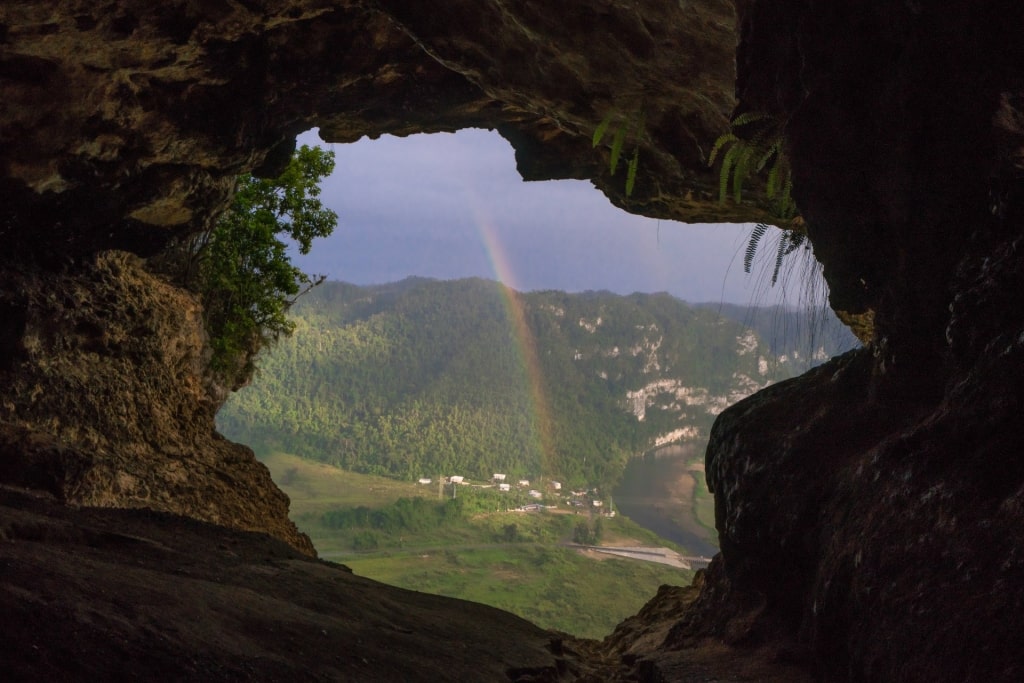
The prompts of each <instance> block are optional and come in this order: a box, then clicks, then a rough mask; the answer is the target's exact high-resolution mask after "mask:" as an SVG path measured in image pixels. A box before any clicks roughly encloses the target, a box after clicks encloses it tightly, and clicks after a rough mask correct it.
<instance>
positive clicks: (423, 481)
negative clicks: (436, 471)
mask: <svg viewBox="0 0 1024 683" xmlns="http://www.w3.org/2000/svg"><path fill="white" fill-rule="evenodd" d="M420 483H421V484H429V483H430V477H420Z"/></svg>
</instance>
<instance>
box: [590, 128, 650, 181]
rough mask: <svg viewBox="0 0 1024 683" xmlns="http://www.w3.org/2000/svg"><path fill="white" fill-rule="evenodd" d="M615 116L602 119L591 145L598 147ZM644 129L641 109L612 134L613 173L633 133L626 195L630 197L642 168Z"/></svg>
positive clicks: (611, 159)
mask: <svg viewBox="0 0 1024 683" xmlns="http://www.w3.org/2000/svg"><path fill="white" fill-rule="evenodd" d="M612 119H613V116H612V115H611V114H609V115H607V116H605V117H604V118H603V119H601V123H599V124H598V125H597V129H595V130H594V135H593V137H592V138H591V143H592V144H591V146H592V147H597V146H598V145H599V144H601V141H602V140H603V139H604V137H605V135H606V134H607V133H608V130H609V129H610V128H611V125H612ZM643 129H644V112H643V111H641V112H640V114H639V115H638V116H637V117H636V118H631V119H629V120H627V121H625V122H623V123H621V124H619V125H618V126H617V127H616V128H615V134H614V135H613V136H612V144H611V155H610V157H609V160H608V170H609V172H610V173H611V174H612V175H615V172H616V171H617V170H618V168H619V161H620V160H621V158H622V150H623V148H624V147H625V146H626V140H627V139H628V138H629V137H630V135H632V138H633V140H634V141H635V142H634V145H633V155H632V156H631V157H630V159H629V163H628V164H627V166H626V196H627V197H629V196H631V195H632V194H633V188H634V187H635V186H636V176H637V171H638V170H639V168H640V135H641V134H642V133H643Z"/></svg>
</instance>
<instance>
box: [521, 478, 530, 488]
mask: <svg viewBox="0 0 1024 683" xmlns="http://www.w3.org/2000/svg"><path fill="white" fill-rule="evenodd" d="M519 485H520V486H529V485H530V480H529V479H520V480H519Z"/></svg>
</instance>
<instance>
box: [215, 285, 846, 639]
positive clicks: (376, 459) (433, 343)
mask: <svg viewBox="0 0 1024 683" xmlns="http://www.w3.org/2000/svg"><path fill="white" fill-rule="evenodd" d="M291 314H292V319H293V321H294V322H295V334H294V336H292V337H290V338H286V339H282V340H281V342H280V343H279V344H278V345H277V346H276V347H274V348H272V349H269V350H268V351H266V352H265V353H264V354H263V355H262V356H261V357H260V359H259V361H258V366H259V371H258V374H257V376H256V378H255V379H254V382H253V384H252V386H250V387H247V388H245V389H243V390H241V391H240V392H238V393H237V394H235V395H234V396H232V397H231V399H230V400H229V401H228V403H227V404H226V405H225V407H224V408H223V409H222V411H221V412H220V414H219V415H218V426H219V428H220V429H221V431H222V432H223V433H224V434H225V435H226V436H228V437H229V438H231V439H234V440H237V441H241V442H243V443H248V444H250V445H251V446H253V448H254V449H255V450H256V452H257V454H258V456H259V457H260V458H261V459H262V460H263V461H264V462H265V463H266V464H267V465H268V467H269V468H270V470H271V472H272V474H273V477H274V480H275V481H276V482H277V483H278V484H279V485H280V486H281V487H282V488H283V489H284V491H285V492H286V493H287V494H288V495H289V497H290V498H291V501H292V507H291V516H292V519H293V520H295V522H296V523H297V525H298V526H299V528H300V529H301V530H302V531H304V532H306V533H307V534H309V535H310V537H311V538H312V540H313V542H314V545H315V546H316V548H317V550H318V552H319V553H320V555H321V556H322V557H323V558H325V559H329V560H333V561H337V562H341V563H344V564H346V565H348V566H350V567H351V568H352V569H353V570H354V571H355V572H357V573H359V574H362V575H365V576H368V577H370V578H374V579H377V580H381V581H385V582H388V583H392V584H395V585H398V586H402V587H405V588H411V589H414V590H420V591H426V592H431V593H438V594H443V595H449V596H454V597H460V598H465V599H469V600H475V601H479V602H483V603H486V604H490V605H493V606H496V607H500V608H503V609H507V610H509V611H512V612H514V613H516V614H519V615H520V616H523V617H526V618H527V619H530V620H531V621H534V622H535V623H537V624H540V625H542V626H545V627H548V628H553V629H558V630H562V631H566V632H569V633H573V634H575V635H582V636H588V637H601V636H604V635H606V634H607V633H609V632H610V631H611V630H612V629H613V628H614V626H615V625H616V624H617V623H619V621H621V620H622V619H623V618H624V617H626V616H628V615H631V614H634V613H636V611H637V610H638V609H639V608H640V607H641V606H642V605H643V604H644V603H645V602H646V600H647V599H649V598H650V597H651V596H652V595H654V593H655V592H656V591H657V588H658V586H660V585H662V584H665V583H669V584H677V585H680V584H686V583H689V582H690V580H691V579H692V571H691V570H689V569H683V568H681V567H680V566H670V565H667V564H658V563H656V562H652V561H640V560H638V559H623V558H621V557H615V556H612V555H610V554H606V553H604V552H597V551H594V550H589V549H587V548H585V547H580V545H577V544H576V542H578V543H580V544H582V545H583V546H622V547H648V548H666V549H667V552H669V553H675V552H678V554H679V555H680V556H695V555H699V554H701V553H707V552H712V551H709V550H707V547H708V546H707V543H711V544H712V546H713V544H714V534H713V531H712V530H709V526H712V525H713V500H712V498H711V496H710V494H709V493H708V492H707V489H706V486H705V484H704V480H703V470H702V467H703V464H702V461H701V456H702V454H703V449H704V444H705V443H706V439H707V435H708V431H709V429H710V427H711V423H712V422H713V420H714V418H715V416H716V415H717V414H718V413H719V412H720V411H721V410H722V409H723V408H724V407H725V406H727V405H729V404H731V403H733V402H735V401H737V400H739V399H741V398H743V397H744V396H746V395H749V394H750V393H752V392H753V391H756V390H757V389H759V388H761V387H763V386H766V385H767V384H769V383H771V382H773V381H778V380H780V379H784V378H786V377H790V376H792V375H794V374H797V373H799V372H802V371H803V370H804V369H806V367H807V366H808V365H809V363H811V362H814V360H815V359H819V360H820V359H821V358H823V357H826V356H828V355H831V354H832V353H835V352H838V351H841V350H844V349H843V344H844V343H847V344H848V340H844V339H843V338H842V337H839V336H835V335H831V336H830V335H821V336H819V337H818V338H816V339H815V340H814V341H815V343H814V344H812V343H811V341H809V340H808V339H807V338H801V337H800V336H799V335H794V334H792V330H794V329H798V327H799V326H798V325H797V323H796V318H797V316H796V314H795V313H793V312H790V311H786V310H782V309H774V310H771V309H769V310H761V309H747V308H738V307H729V306H722V307H708V306H691V305H689V304H686V303H685V302H682V301H680V300H678V299H675V298H673V297H671V296H669V295H667V294H633V295H630V296H619V295H615V294H611V293H608V292H585V293H582V294H567V293H565V292H557V291H546V292H532V293H527V294H523V293H519V292H515V291H513V290H511V289H509V288H507V287H504V286H503V285H501V284H498V283H495V282H490V281H486V280H479V279H468V280H455V281H434V280H424V279H415V278H413V279H409V280H404V281H402V282H398V283H393V284H389V285H381V286H373V287H357V286H354V285H349V284H344V283H327V284H325V285H323V286H321V287H319V288H317V289H316V290H314V291H313V292H312V293H310V294H309V295H308V296H307V297H305V298H303V299H302V300H300V302H299V303H298V304H297V305H295V306H294V307H293V309H292V311H291ZM780 330H781V331H782V332H783V333H779V331H780ZM763 339H767V341H764V340H763ZM669 447H671V448H675V449H678V450H679V451H680V452H684V453H686V454H687V455H686V458H685V460H686V461H685V462H680V463H671V462H668V461H659V460H657V459H655V461H653V464H654V465H657V466H658V467H662V468H663V471H664V472H665V473H666V474H665V475H655V476H656V478H658V479H661V480H664V481H661V482H660V483H661V484H663V485H664V486H661V487H660V490H661V491H662V493H664V495H665V496H667V498H663V499H662V500H663V501H668V502H667V503H665V505H667V506H668V507H672V509H670V510H669V509H665V510H663V511H661V512H659V513H658V514H659V515H660V516H661V517H662V518H664V519H668V520H669V521H670V522H671V523H672V524H674V525H676V526H680V527H682V528H684V529H685V530H687V531H688V533H690V534H693V535H691V536H686V535H685V534H683V535H681V536H678V540H679V542H680V543H681V544H683V545H684V546H691V545H692V547H682V546H676V545H674V544H673V543H670V542H668V541H666V540H664V539H663V538H661V537H659V536H657V535H655V534H654V533H653V532H651V531H648V530H647V529H645V528H642V527H641V526H638V525H637V524H636V523H634V521H631V520H630V519H629V518H628V517H626V516H624V515H622V514H617V515H613V514H612V513H613V512H614V511H615V510H616V509H617V507H618V506H617V505H616V504H615V502H614V500H613V496H612V492H613V491H614V490H615V487H616V486H617V485H618V484H619V482H620V480H622V479H623V474H624V472H625V471H626V466H627V463H630V464H631V466H632V465H635V464H638V461H637V460H635V458H637V456H639V455H641V454H644V453H650V452H653V451H658V452H666V450H665V449H666V448H669ZM659 463H660V464H659ZM665 467H667V469H665ZM635 470H636V468H633V467H631V470H630V474H629V475H628V477H627V481H624V482H623V486H624V490H625V488H626V483H628V484H629V490H630V494H629V497H628V499H627V498H623V506H626V505H627V503H628V504H629V505H630V506H634V507H635V506H636V505H637V504H638V503H637V501H640V503H639V504H640V505H643V504H644V502H643V501H645V500H647V497H648V496H649V493H650V492H649V491H648V488H647V487H646V485H645V480H644V479H643V475H640V481H639V482H637V481H636V477H635V475H634V474H632V472H634V471H635ZM670 480H671V481H670ZM503 489H504V490H503ZM573 491H575V492H576V493H575V495H574V494H573ZM669 498H671V500H669ZM680 501H682V503H680ZM673 506H674V507H673ZM637 519H640V517H639V516H638V517H637ZM680 520H681V521H680ZM645 524H648V525H649V526H650V528H661V527H660V526H659V525H656V524H649V523H648V522H645ZM676 537H677V536H675V535H673V538H676ZM688 539H690V540H688ZM697 539H699V542H698V540H697ZM697 548H700V550H697ZM648 559H649V558H648ZM681 564H682V562H680V565H681Z"/></svg>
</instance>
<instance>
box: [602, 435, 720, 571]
mask: <svg viewBox="0 0 1024 683" xmlns="http://www.w3.org/2000/svg"><path fill="white" fill-rule="evenodd" d="M699 458H700V454H698V452H697V447H696V446H693V445H689V444H688V445H683V446H666V447H664V448H660V449H658V450H657V451H654V452H651V453H648V454H646V455H644V456H643V457H639V458H633V459H632V460H631V461H630V462H629V464H628V465H626V470H625V472H624V473H623V476H622V481H621V483H620V484H619V485H618V486H617V487H616V489H615V491H614V492H613V495H614V498H615V505H616V507H618V509H619V511H620V512H621V513H622V514H624V515H626V516H627V517H629V518H630V519H631V520H633V521H634V522H636V523H637V524H639V525H640V526H642V527H644V528H645V529H649V530H651V531H653V532H654V533H656V534H658V535H659V536H661V537H662V538H664V539H667V540H669V541H673V542H674V543H678V544H679V545H681V546H683V547H684V548H686V551H687V552H688V553H689V554H691V555H702V556H704V557H711V556H712V555H714V554H715V553H717V552H718V548H717V547H716V546H715V544H714V542H713V540H712V539H709V538H708V536H709V535H711V536H712V538H713V532H709V531H708V530H707V529H705V528H704V527H702V526H701V525H700V524H699V523H698V522H697V519H696V517H695V516H694V513H693V494H694V491H695V488H696V485H697V481H696V479H695V477H701V476H703V475H702V474H701V472H699V471H692V470H691V468H690V463H692V462H693V461H695V460H699Z"/></svg>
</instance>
